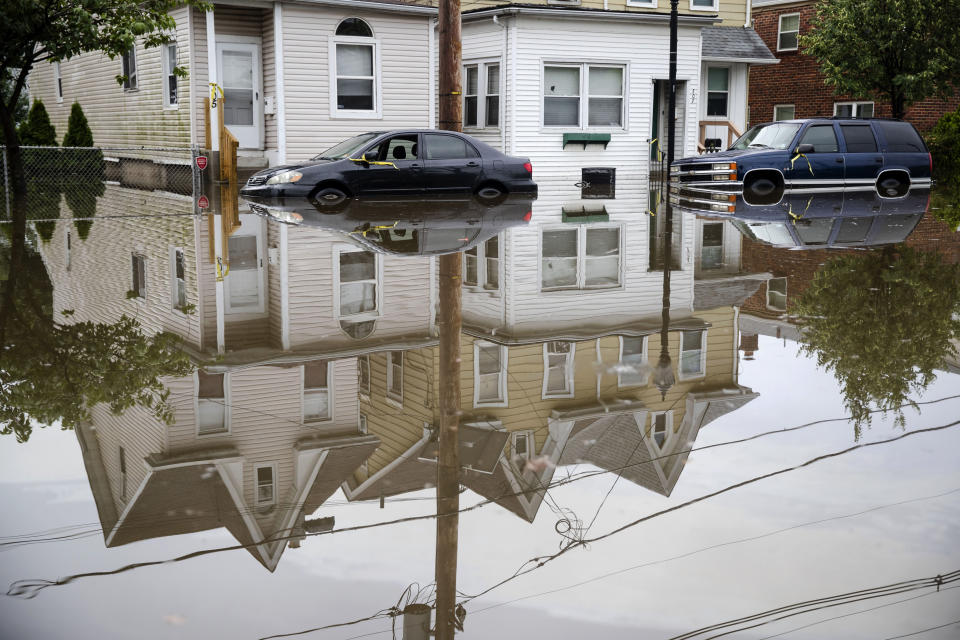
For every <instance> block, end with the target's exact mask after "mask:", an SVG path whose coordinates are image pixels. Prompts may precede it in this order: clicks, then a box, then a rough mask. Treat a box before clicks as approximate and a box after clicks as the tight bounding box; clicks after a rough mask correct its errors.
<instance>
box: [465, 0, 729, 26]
mask: <svg viewBox="0 0 960 640" xmlns="http://www.w3.org/2000/svg"><path fill="white" fill-rule="evenodd" d="M517 14H527V15H536V16H543V17H552V18H573V19H577V20H583V19H596V20H628V21H633V22H654V23H662V24H668V23H669V22H670V13H669V12H667V13H655V12H639V11H623V10H615V9H591V8H586V7H562V6H556V5H550V6H545V5H541V4H526V3H519V2H515V3H504V4H503V5H500V6H496V7H483V8H479V9H470V10H469V11H464V12H463V21H464V22H470V21H472V20H480V19H483V18H487V17H489V16H494V15H517ZM679 22H680V24H686V25H697V26H703V25H710V24H715V23H717V22H720V18H719V17H718V16H717V15H709V14H708V15H705V16H691V15H687V14H681V15H680V16H679Z"/></svg>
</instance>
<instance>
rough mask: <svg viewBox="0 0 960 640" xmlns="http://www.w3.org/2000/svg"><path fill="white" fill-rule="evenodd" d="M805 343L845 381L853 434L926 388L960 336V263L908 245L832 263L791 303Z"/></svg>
mask: <svg viewBox="0 0 960 640" xmlns="http://www.w3.org/2000/svg"><path fill="white" fill-rule="evenodd" d="M793 312H795V313H797V314H798V315H799V316H800V324H801V327H802V331H801V343H802V345H803V349H804V351H805V352H806V353H809V354H812V355H814V356H816V358H817V364H818V365H819V366H821V367H824V368H826V369H827V370H828V371H831V372H832V373H833V375H834V376H835V377H836V379H837V381H838V382H840V386H841V390H842V393H843V397H844V403H845V405H846V407H847V409H848V410H849V412H850V416H851V419H852V420H853V422H854V430H855V436H856V437H857V438H859V437H860V433H861V430H862V428H863V427H864V426H869V425H870V415H871V411H873V410H874V408H876V409H879V410H881V411H883V412H888V411H892V412H894V414H895V416H896V422H897V424H899V425H901V426H902V425H903V424H904V423H905V419H904V415H903V411H902V409H899V408H898V407H901V406H902V405H904V404H909V403H910V401H909V397H910V395H911V394H914V393H919V392H921V391H923V389H925V388H926V387H927V386H928V385H929V384H930V383H931V382H932V381H933V380H934V379H935V375H934V369H936V368H938V367H941V366H943V363H944V361H945V359H946V358H947V357H948V356H949V355H950V354H951V353H953V352H954V348H953V346H952V345H951V343H950V341H951V339H957V338H960V265H950V264H945V263H944V262H943V260H942V258H941V256H940V254H937V253H923V252H920V251H916V250H914V249H911V248H910V247H907V246H897V247H885V248H884V249H882V250H879V251H871V252H869V253H867V254H860V253H857V254H848V255H844V256H842V257H840V258H836V259H833V260H830V261H828V262H827V263H826V264H825V265H824V266H823V267H822V268H821V269H820V270H819V271H818V272H817V273H816V275H815V276H814V278H813V282H812V283H811V284H810V286H809V287H807V289H806V290H804V292H803V293H802V294H801V296H800V299H799V300H798V301H797V303H796V304H795V306H794V308H793Z"/></svg>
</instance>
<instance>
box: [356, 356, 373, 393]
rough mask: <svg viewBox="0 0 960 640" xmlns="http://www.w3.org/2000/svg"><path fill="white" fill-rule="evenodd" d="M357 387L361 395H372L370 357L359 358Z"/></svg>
mask: <svg viewBox="0 0 960 640" xmlns="http://www.w3.org/2000/svg"><path fill="white" fill-rule="evenodd" d="M357 386H359V387H360V393H366V394H369V393H370V356H359V357H358V358H357Z"/></svg>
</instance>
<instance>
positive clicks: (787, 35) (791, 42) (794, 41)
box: [777, 13, 800, 51]
mask: <svg viewBox="0 0 960 640" xmlns="http://www.w3.org/2000/svg"><path fill="white" fill-rule="evenodd" d="M799 35H800V14H799V13H787V14H784V15H782V16H780V27H779V29H778V30H777V51H796V50H797V48H798V42H799V38H798V36H799Z"/></svg>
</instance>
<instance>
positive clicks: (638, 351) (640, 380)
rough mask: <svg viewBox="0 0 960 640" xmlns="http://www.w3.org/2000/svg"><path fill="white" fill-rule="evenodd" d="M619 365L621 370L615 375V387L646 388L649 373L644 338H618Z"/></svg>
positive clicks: (645, 339)
mask: <svg viewBox="0 0 960 640" xmlns="http://www.w3.org/2000/svg"><path fill="white" fill-rule="evenodd" d="M620 364H621V366H622V368H621V370H620V372H619V373H618V374H617V386H619V387H642V386H646V384H647V379H648V373H649V372H648V370H647V337H646V336H636V337H635V336H621V337H620Z"/></svg>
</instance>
